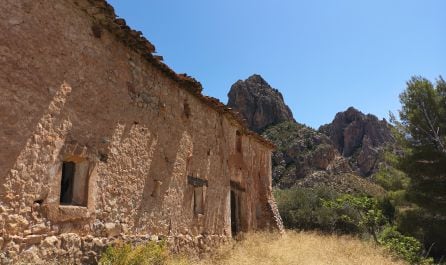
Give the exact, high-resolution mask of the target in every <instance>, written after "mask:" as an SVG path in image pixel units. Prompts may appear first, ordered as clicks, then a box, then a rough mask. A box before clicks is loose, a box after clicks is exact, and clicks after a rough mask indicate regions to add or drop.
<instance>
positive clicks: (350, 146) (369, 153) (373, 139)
mask: <svg viewBox="0 0 446 265" xmlns="http://www.w3.org/2000/svg"><path fill="white" fill-rule="evenodd" d="M319 132H321V133H323V134H325V135H327V136H328V137H329V138H330V139H331V141H332V142H333V144H334V146H335V147H336V148H337V150H338V151H339V153H341V154H342V155H343V156H344V157H346V158H348V159H349V162H350V165H351V166H352V168H353V169H354V170H356V171H357V172H359V173H360V174H361V175H362V176H369V175H371V174H372V173H373V172H374V171H375V169H376V167H377V165H378V162H379V158H380V154H381V153H382V151H383V149H384V148H385V147H386V146H387V145H388V144H390V143H393V142H394V139H393V137H392V133H391V128H390V125H389V124H388V123H387V121H385V120H378V118H377V117H376V116H374V115H370V114H368V115H365V114H363V113H362V112H360V111H359V110H357V109H355V108H353V107H350V108H348V109H347V110H346V111H344V112H339V113H338V114H336V116H335V118H334V120H333V122H332V123H330V124H326V125H323V126H321V127H320V128H319Z"/></svg>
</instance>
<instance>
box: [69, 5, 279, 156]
mask: <svg viewBox="0 0 446 265" xmlns="http://www.w3.org/2000/svg"><path fill="white" fill-rule="evenodd" d="M73 1H74V3H75V5H77V6H78V7H80V8H81V9H82V10H84V11H85V12H86V13H87V14H88V15H90V16H91V17H92V18H93V19H94V21H95V23H96V25H93V27H97V26H101V27H103V28H105V29H107V30H108V31H109V32H110V33H112V34H113V35H114V36H115V37H116V38H117V40H119V41H121V42H122V43H123V44H124V45H125V46H127V47H128V48H130V49H132V50H133V51H135V52H136V53H138V54H140V55H141V56H142V57H143V58H144V59H145V60H146V61H148V62H149V63H151V64H152V65H153V66H154V67H155V68H157V69H158V70H160V71H161V72H162V73H164V74H165V75H166V76H167V77H168V78H170V79H171V80H173V81H175V82H176V83H177V84H178V85H179V86H180V87H182V88H183V89H185V90H186V91H188V92H189V93H191V94H192V95H193V96H195V97H197V98H198V99H199V100H200V101H202V102H203V103H205V104H206V105H207V106H209V107H210V108H212V109H214V110H216V111H217V112H219V113H221V114H223V115H225V116H226V117H227V118H229V119H230V120H232V121H235V122H236V123H237V124H238V125H239V126H240V127H241V129H242V130H241V131H242V133H243V134H245V135H249V136H252V137H253V138H254V139H256V140H257V141H258V142H260V143H262V144H263V145H265V146H267V147H269V148H271V149H275V148H276V146H275V145H274V144H273V143H272V142H270V141H269V140H267V139H265V138H263V137H262V136H260V135H259V134H257V133H255V132H253V131H251V130H249V129H248V127H247V125H246V121H245V120H244V119H243V118H242V117H241V116H240V114H239V113H238V112H235V111H233V110H232V109H231V108H229V107H227V106H226V105H225V104H223V103H222V102H220V101H219V100H218V99H216V98H213V97H209V96H205V95H203V94H202V91H203V87H202V85H201V83H200V82H199V81H197V80H196V79H195V78H193V77H191V76H188V75H187V74H177V73H176V72H175V71H173V70H172V69H171V68H170V67H169V66H168V65H166V64H165V63H164V62H163V61H162V60H163V57H162V56H159V55H157V54H156V49H155V46H154V45H153V44H152V43H151V42H150V41H149V40H148V39H146V38H145V37H144V36H143V34H142V32H141V31H136V30H133V29H132V28H130V27H129V26H128V25H127V24H126V21H125V20H124V19H123V18H119V17H118V16H117V15H116V13H115V11H114V8H113V6H111V5H110V4H109V3H108V2H107V1H106V0H85V1H84V3H87V4H86V5H85V4H84V3H81V2H80V1H77V0H73Z"/></svg>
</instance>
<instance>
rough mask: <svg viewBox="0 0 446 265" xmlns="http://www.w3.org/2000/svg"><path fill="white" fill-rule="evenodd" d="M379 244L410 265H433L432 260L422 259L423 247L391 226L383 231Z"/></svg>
mask: <svg viewBox="0 0 446 265" xmlns="http://www.w3.org/2000/svg"><path fill="white" fill-rule="evenodd" d="M379 242H380V244H381V245H383V246H385V247H386V248H388V249H389V250H390V251H391V252H393V253H395V254H396V255H397V256H398V257H400V258H402V259H404V260H406V261H408V262H410V263H411V264H433V260H432V259H425V258H423V256H422V254H423V245H422V244H421V243H420V241H418V240H417V239H415V238H413V237H410V236H404V235H403V234H401V233H400V232H398V231H397V230H396V228H395V227H393V226H392V227H387V228H386V229H384V230H383V232H382V233H381V235H380V238H379Z"/></svg>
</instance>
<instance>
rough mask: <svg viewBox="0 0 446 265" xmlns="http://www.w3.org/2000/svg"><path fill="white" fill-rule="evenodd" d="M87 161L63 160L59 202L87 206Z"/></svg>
mask: <svg viewBox="0 0 446 265" xmlns="http://www.w3.org/2000/svg"><path fill="white" fill-rule="evenodd" d="M88 181H89V162H88V160H83V161H79V162H74V161H64V162H63V164H62V177H61V181H60V204H63V205H76V206H84V207H86V206H87V201H88Z"/></svg>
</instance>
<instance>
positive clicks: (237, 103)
mask: <svg viewBox="0 0 446 265" xmlns="http://www.w3.org/2000/svg"><path fill="white" fill-rule="evenodd" d="M228 106H229V107H230V108H233V109H234V110H235V111H237V112H239V113H240V114H241V116H242V117H243V118H244V119H245V120H246V122H247V125H248V127H249V128H250V129H251V130H253V131H256V132H261V131H262V130H264V129H265V128H267V127H268V126H271V125H275V124H279V123H281V122H284V121H294V118H293V114H292V113H291V110H290V108H289V107H288V106H287V105H286V104H285V102H284V100H283V97H282V94H281V93H280V92H279V91H278V90H277V89H274V88H272V87H271V86H270V85H269V84H268V83H267V82H266V81H265V80H264V79H263V78H262V77H261V76H260V75H252V76H251V77H249V78H248V79H246V80H244V81H242V80H239V81H237V82H236V83H235V84H234V85H232V87H231V90H230V91H229V93H228Z"/></svg>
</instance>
